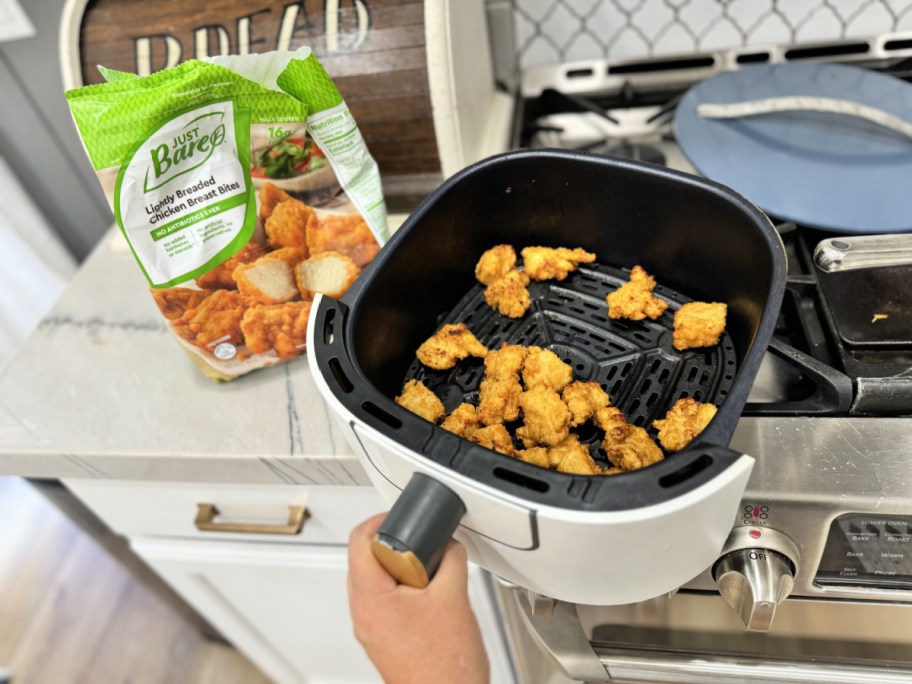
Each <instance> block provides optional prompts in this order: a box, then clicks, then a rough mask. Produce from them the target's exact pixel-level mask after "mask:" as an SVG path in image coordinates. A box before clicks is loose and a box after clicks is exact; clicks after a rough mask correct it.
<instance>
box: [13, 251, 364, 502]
mask: <svg viewBox="0 0 912 684" xmlns="http://www.w3.org/2000/svg"><path fill="white" fill-rule="evenodd" d="M119 243H120V245H121V246H118V244H119ZM124 245H125V243H123V241H122V239H121V238H120V236H119V235H117V234H116V233H114V234H109V235H108V236H107V237H106V238H105V239H103V240H102V241H101V242H100V243H99V246H98V247H97V248H96V249H95V251H94V252H93V253H92V254H91V256H90V257H89V258H88V259H87V260H86V262H85V263H84V264H83V266H82V268H81V269H80V270H79V272H78V273H77V274H76V276H75V277H74V279H73V281H72V283H71V284H70V286H69V287H68V289H67V290H66V292H65V293H64V295H63V296H62V297H61V299H60V301H58V302H57V304H56V306H55V307H54V309H53V310H52V311H51V312H50V314H49V315H48V316H47V317H46V318H45V319H44V321H43V322H42V323H41V324H40V326H39V327H38V329H37V330H36V332H35V333H34V334H33V335H32V337H31V338H30V339H29V341H28V342H27V343H26V345H25V346H24V348H23V349H22V350H21V351H20V353H19V354H18V355H17V356H16V357H15V358H14V359H13V361H12V362H11V363H10V365H9V366H7V368H6V369H5V371H4V372H3V374H2V375H0V474H6V475H21V476H25V477H42V478H106V479H118V480H154V481H165V482H226V483H248V484H257V483H262V484H281V483H287V484H327V485H368V484H369V481H368V479H367V476H366V475H365V474H364V471H363V469H362V468H361V466H360V465H359V464H358V461H357V459H356V457H355V456H354V454H353V452H352V451H351V449H350V447H349V445H348V443H347V442H346V440H345V438H344V436H343V433H342V431H341V430H340V429H339V428H338V427H337V425H336V423H335V419H334V418H333V417H332V416H331V415H330V414H329V412H328V409H327V408H326V406H325V404H324V402H323V400H322V398H321V396H320V393H319V391H318V390H317V387H316V385H315V384H314V381H313V379H312V377H311V374H310V370H309V369H308V365H307V359H306V358H304V357H302V358H299V359H296V360H294V361H292V362H290V363H285V364H281V365H278V366H274V367H271V368H267V369H263V370H259V371H256V372H253V373H251V374H249V375H246V376H244V377H241V378H239V379H237V380H234V381H232V382H229V383H216V382H213V381H212V380H209V379H207V378H206V377H205V376H203V374H202V373H201V372H200V371H199V370H198V369H197V368H196V366H195V365H194V363H193V361H191V359H190V358H189V357H188V356H187V354H186V353H185V352H184V351H183V350H182V349H181V348H180V346H179V344H178V342H177V341H176V339H175V338H174V337H173V336H172V335H171V333H170V332H168V330H167V328H166V327H165V323H164V319H163V318H162V317H161V315H160V314H159V312H158V309H157V308H156V306H155V303H154V302H153V300H152V298H151V297H150V296H149V292H148V288H147V286H146V281H145V278H144V277H143V275H142V272H141V271H140V269H139V268H138V267H137V265H136V262H135V260H134V258H133V255H132V254H131V253H130V252H129V250H126V249H125V248H124Z"/></svg>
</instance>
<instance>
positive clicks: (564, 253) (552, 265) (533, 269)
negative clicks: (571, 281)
mask: <svg viewBox="0 0 912 684" xmlns="http://www.w3.org/2000/svg"><path fill="white" fill-rule="evenodd" d="M522 258H523V271H524V272H525V273H526V274H527V275H528V276H529V277H530V278H532V280H563V279H564V278H566V277H567V274H569V273H571V272H572V271H575V270H576V269H577V267H578V266H579V265H580V264H591V263H592V262H593V261H595V254H593V253H592V252H587V251H586V250H584V249H581V248H579V247H577V248H576V249H568V248H566V247H526V248H524V249H523V250H522Z"/></svg>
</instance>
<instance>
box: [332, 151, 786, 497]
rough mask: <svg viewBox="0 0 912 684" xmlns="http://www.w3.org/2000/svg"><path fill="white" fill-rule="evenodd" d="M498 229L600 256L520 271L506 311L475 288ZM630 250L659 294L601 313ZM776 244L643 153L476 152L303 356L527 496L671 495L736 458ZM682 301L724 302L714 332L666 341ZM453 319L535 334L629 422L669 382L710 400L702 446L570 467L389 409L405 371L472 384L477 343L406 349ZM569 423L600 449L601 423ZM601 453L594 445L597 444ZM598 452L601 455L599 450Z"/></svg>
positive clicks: (524, 338) (755, 222)
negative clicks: (558, 267) (535, 277)
mask: <svg viewBox="0 0 912 684" xmlns="http://www.w3.org/2000/svg"><path fill="white" fill-rule="evenodd" d="M501 243H506V244H511V245H513V246H514V247H515V248H516V250H517V253H519V251H520V250H521V249H522V247H525V246H531V245H544V246H564V247H582V248H584V249H586V250H588V251H591V252H595V254H596V255H597V263H596V264H593V265H589V266H583V267H582V268H580V269H579V271H578V272H576V273H574V274H572V275H571V276H570V277H568V278H567V279H566V280H565V281H548V282H545V283H532V284H531V286H530V291H531V294H532V296H533V306H532V308H530V310H529V312H528V313H527V314H526V315H525V316H524V317H523V318H522V319H509V318H505V317H502V316H500V315H499V314H497V313H496V312H494V311H492V310H491V309H490V307H488V306H487V305H486V304H485V302H484V297H483V288H482V287H481V286H480V285H479V284H478V283H477V281H476V280H475V277H474V267H475V263H476V262H477V260H478V258H479V256H480V255H481V254H482V253H483V252H484V251H485V250H486V249H489V248H490V247H492V246H494V245H497V244H501ZM636 264H640V265H642V266H643V267H644V268H645V269H646V270H647V271H648V272H649V273H651V274H653V275H654V276H655V277H656V280H657V281H658V283H659V287H658V288H657V289H656V293H657V294H658V295H660V296H662V297H663V298H665V299H667V300H669V301H670V302H671V305H670V307H669V310H668V311H667V312H666V313H665V314H664V315H663V316H662V317H661V318H660V319H659V320H658V321H655V322H653V321H649V320H646V321H644V322H632V321H615V320H610V319H608V317H607V305H606V303H605V295H606V294H608V292H611V291H612V290H614V289H616V288H617V287H618V286H620V285H621V284H622V283H623V282H625V281H626V280H627V279H628V276H629V269H630V268H631V267H632V266H634V265H636ZM785 271H786V268H785V255H784V251H783V248H782V243H781V241H780V240H779V237H778V235H777V234H776V232H775V230H774V229H773V227H772V225H771V224H770V222H769V221H768V220H767V218H766V217H765V216H764V215H763V214H762V213H761V212H760V211H759V210H758V209H757V208H756V207H754V206H753V205H751V204H750V203H748V202H746V201H745V200H744V199H743V198H741V197H740V196H738V195H736V194H735V193H733V192H732V191H730V190H728V189H727V188H724V187H722V186H719V185H717V184H714V183H712V182H709V181H705V180H702V179H698V178H695V177H692V176H688V175H684V174H680V173H676V172H673V171H669V170H667V169H664V168H661V167H657V166H652V165H648V164H639V163H636V162H629V161H622V160H615V159H609V158H605V157H598V156H591V155H584V154H580V153H573V152H564V151H541V150H536V151H524V152H517V153H510V154H506V155H501V156H499V157H494V158H491V159H488V160H485V161H483V162H480V163H478V164H476V165H475V166H473V167H470V168H469V169H466V170H465V171H463V172H461V173H460V174H458V175H456V176H454V177H453V178H451V179H450V180H448V181H447V182H446V183H444V184H443V185H442V186H441V187H440V188H439V189H438V190H437V191H436V192H434V193H433V194H432V195H431V196H430V197H428V198H427V199H426V200H425V202H424V203H423V204H422V205H421V206H420V207H419V208H418V209H417V210H416V211H415V212H414V213H413V214H412V215H411V216H410V217H409V219H408V220H407V221H406V222H405V224H404V225H403V226H402V227H401V228H400V229H399V231H398V232H397V233H396V235H395V236H394V237H393V239H392V240H391V241H390V242H389V243H388V244H387V246H385V247H384V249H383V250H382V251H381V252H380V254H379V255H378V257H377V258H376V259H375V261H374V262H373V263H372V264H371V266H370V267H369V269H368V270H367V271H366V272H365V273H364V274H362V276H361V277H360V278H359V279H358V281H357V282H356V283H355V285H354V287H353V288H352V289H351V290H350V291H349V292H348V293H347V294H346V295H345V296H344V297H343V299H342V301H341V302H335V301H333V300H328V299H326V298H324V299H323V300H322V304H321V306H320V307H319V309H318V311H317V320H316V334H315V338H316V342H315V344H316V347H315V356H316V358H317V360H318V363H319V365H320V366H321V370H322V371H324V376H326V377H327V378H328V379H330V384H332V385H334V389H333V391H334V393H335V395H336V397H337V399H339V400H340V401H341V402H342V403H343V404H345V405H346V407H347V408H348V409H349V410H350V411H352V413H353V414H354V415H355V416H357V417H358V418H359V419H360V420H362V421H363V422H364V423H366V424H369V425H371V426H372V427H374V428H376V429H378V430H379V431H381V432H382V433H384V434H386V435H387V436H389V437H391V438H392V439H394V440H395V441H396V442H397V443H399V444H400V445H402V446H403V447H404V448H407V449H410V450H412V451H415V452H418V453H420V454H423V455H424V456H425V457H427V458H430V459H433V460H434V461H436V462H438V463H440V464H443V465H445V466H447V467H449V468H451V469H453V470H455V471H457V472H459V473H462V474H464V475H467V476H469V477H471V478H473V479H475V480H477V481H480V482H484V483H485V484H488V485H490V486H493V487H496V488H498V489H500V490H502V491H504V492H507V493H510V494H514V495H517V496H520V497H522V498H524V499H527V500H534V501H537V502H539V503H541V504H547V505H554V506H560V507H564V508H575V509H586V510H614V509H622V508H634V507H638V506H642V505H647V504H651V503H657V502H659V501H663V500H666V499H668V498H671V497H673V496H677V495H680V494H681V493H683V492H684V491H687V490H690V489H693V488H695V487H697V486H699V485H700V484H702V483H704V482H706V481H708V480H709V479H711V478H712V477H714V476H715V475H717V474H718V473H719V472H721V471H722V470H724V469H725V468H726V467H727V466H728V465H730V464H731V463H732V462H733V461H734V460H735V459H737V458H738V457H739V454H736V453H734V452H732V451H730V450H729V449H727V448H726V446H727V444H728V441H729V439H730V438H731V434H732V432H733V431H734V428H735V424H736V423H737V420H738V418H739V416H740V413H741V410H742V409H743V407H744V404H745V402H746V400H747V395H748V393H749V391H750V386H751V384H752V382H753V379H754V376H755V374H756V371H757V368H758V366H759V363H760V361H761V359H762V356H763V354H764V352H765V349H766V345H767V343H768V341H769V338H770V335H771V334H772V330H773V327H774V324H775V320H776V317H777V315H778V311H779V304H780V302H781V299H782V294H783V289H784V284H785ZM690 299H693V300H700V301H719V302H725V303H727V304H728V319H727V327H726V334H725V336H724V337H723V340H722V342H721V343H720V344H719V345H718V346H716V347H712V348H707V349H699V350H688V351H685V352H678V351H676V350H674V349H673V348H672V346H671V328H672V317H673V314H674V311H675V310H676V309H677V308H679V306H680V304H681V303H684V302H686V301H688V300H690ZM460 321H462V322H466V323H467V324H468V325H469V328H470V329H471V330H472V331H473V332H474V333H475V334H476V335H477V336H478V337H479V339H480V340H481V341H482V342H483V343H485V344H486V345H487V346H488V347H489V348H496V347H497V346H499V344H500V343H501V342H504V341H505V342H510V343H513V344H524V345H533V344H534V345H538V346H543V347H546V348H549V349H552V350H553V351H555V352H556V353H557V354H558V355H559V356H561V357H562V358H563V359H565V360H566V361H567V362H569V363H570V364H571V365H572V366H573V367H574V378H575V379H579V380H584V381H588V380H596V381H598V382H600V383H601V384H602V385H603V387H605V389H606V390H607V391H608V392H609V394H610V395H611V397H612V403H613V404H614V405H616V406H618V407H619V408H620V409H621V410H622V411H624V412H625V414H626V415H627V416H628V419H629V420H630V422H632V423H635V424H637V425H640V426H642V427H646V428H649V429H650V431H651V432H652V434H653V436H654V431H652V430H651V423H652V420H653V419H655V418H660V417H662V416H664V414H665V412H666V411H667V409H668V408H669V407H670V406H671V405H672V404H673V403H674V402H675V401H676V400H677V399H678V398H680V397H682V396H691V397H694V398H695V399H697V400H700V401H709V402H712V403H715V404H717V405H718V406H719V411H718V413H717V415H716V417H715V418H714V419H713V421H712V423H710V425H709V426H708V427H707V429H706V430H705V431H704V433H703V435H701V438H700V440H699V444H695V445H691V446H690V447H689V448H688V449H687V450H685V451H684V452H681V453H677V454H673V455H670V456H668V457H666V459H665V460H664V461H662V462H660V463H658V464H655V465H653V466H650V467H648V468H644V469H642V470H639V471H634V472H630V473H624V474H621V475H617V476H611V477H607V476H602V477H599V476H583V475H569V474H565V473H558V472H554V471H548V470H544V469H541V468H538V467H536V466H534V465H531V464H528V463H525V462H522V461H519V460H516V459H512V458H510V457H507V456H503V455H501V454H498V453H495V452H493V451H490V450H488V449H485V448H483V447H480V446H478V445H475V444H472V443H470V442H468V441H467V440H464V439H461V438H458V437H456V436H454V435H452V434H450V433H448V432H446V431H445V430H443V429H442V428H439V427H437V426H434V425H432V424H430V423H428V422H427V421H425V420H423V419H421V418H419V417H417V416H415V415H414V414H412V413H410V412H408V411H406V410H405V409H403V408H401V407H399V406H398V405H397V404H395V402H394V401H393V398H394V397H395V396H396V395H397V394H399V392H400V391H401V388H402V385H403V383H404V382H405V380H406V379H407V378H411V377H417V378H420V379H422V380H423V381H424V382H425V384H427V385H428V386H429V387H431V388H432V389H433V390H434V391H435V392H436V393H437V394H438V396H440V398H441V399H442V400H443V401H444V403H445V405H446V408H447V410H448V411H450V410H452V409H453V408H455V407H456V406H457V405H458V404H459V403H460V402H461V401H463V400H466V399H469V400H472V399H473V398H475V397H476V396H477V389H478V384H479V382H480V380H481V378H482V376H483V373H484V366H483V363H482V361H481V360H480V359H474V360H472V359H469V360H466V361H462V362H460V363H459V364H458V365H457V367H456V368H455V369H454V370H453V371H429V370H428V369H424V368H423V367H421V365H420V364H418V363H417V362H416V360H415V350H416V349H417V348H418V346H419V345H420V344H421V342H423V341H424V340H425V339H426V338H428V337H429V336H430V335H432V334H433V333H434V332H435V331H436V330H437V329H438V328H439V327H440V326H441V325H442V324H443V323H455V322H460ZM595 432H596V431H595V429H594V428H593V429H592V434H582V435H581V438H582V439H583V440H584V441H588V442H591V444H592V449H593V454H594V455H595V456H596V457H597V458H599V454H598V453H597V449H598V444H599V442H600V435H597V434H595ZM602 456H603V455H602ZM602 462H603V463H604V460H603V459H602Z"/></svg>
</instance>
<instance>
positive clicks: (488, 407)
mask: <svg viewBox="0 0 912 684" xmlns="http://www.w3.org/2000/svg"><path fill="white" fill-rule="evenodd" d="M527 353H528V352H527V350H526V348H525V347H521V346H519V345H513V344H505V345H503V346H502V347H501V348H500V349H496V350H491V351H489V352H488V353H487V354H485V358H484V364H485V376H484V378H483V379H482V381H481V387H480V391H479V401H478V418H479V419H480V420H481V422H482V423H484V424H485V425H494V424H497V423H503V422H505V421H506V422H509V421H512V420H516V419H517V418H518V417H519V397H520V395H522V393H523V387H522V384H520V382H519V372H520V371H521V370H522V367H523V362H524V361H525V359H526V354H527Z"/></svg>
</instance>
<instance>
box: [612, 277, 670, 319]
mask: <svg viewBox="0 0 912 684" xmlns="http://www.w3.org/2000/svg"><path fill="white" fill-rule="evenodd" d="M655 286H656V281H655V278H653V277H652V276H651V275H649V274H648V273H647V272H646V271H645V270H644V269H643V267H641V266H639V265H637V266H634V267H633V269H632V270H631V271H630V281H629V282H627V283H624V284H623V285H621V287H619V288H618V289H617V290H615V291H614V292H612V293H610V294H609V295H608V296H607V297H606V300H607V302H608V317H609V318H614V319H618V318H628V319H630V320H632V321H642V320H643V319H644V318H651V319H652V320H655V319H657V318H659V316H661V315H662V314H663V313H665V310H666V309H667V308H668V302H666V301H665V300H664V299H659V298H658V297H656V296H655V295H653V294H652V291H653V289H655Z"/></svg>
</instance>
